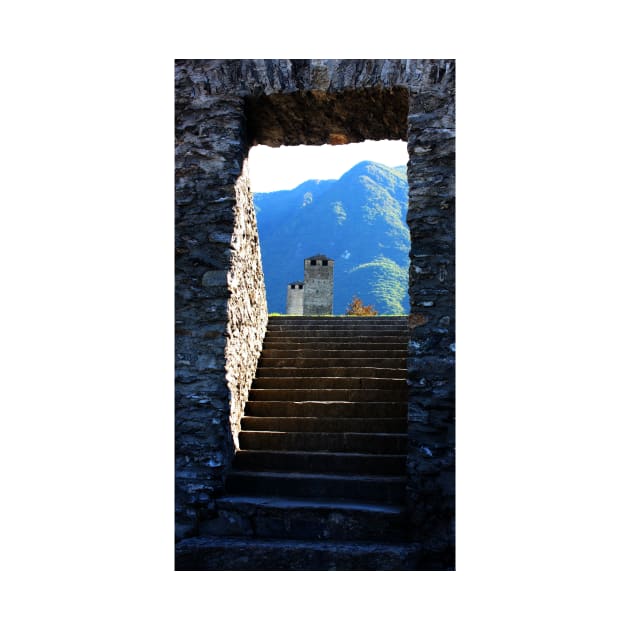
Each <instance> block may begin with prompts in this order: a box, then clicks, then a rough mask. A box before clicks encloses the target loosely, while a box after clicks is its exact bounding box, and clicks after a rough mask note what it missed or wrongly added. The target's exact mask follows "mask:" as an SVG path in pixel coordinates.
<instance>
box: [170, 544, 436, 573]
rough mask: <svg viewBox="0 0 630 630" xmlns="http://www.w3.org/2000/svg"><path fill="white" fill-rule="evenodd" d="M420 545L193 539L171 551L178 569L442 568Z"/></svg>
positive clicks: (338, 569)
mask: <svg viewBox="0 0 630 630" xmlns="http://www.w3.org/2000/svg"><path fill="white" fill-rule="evenodd" d="M441 561H442V559H441V558H439V559H437V560H436V559H435V558H434V557H433V555H432V554H431V550H430V549H424V548H423V546H422V545H421V544H420V543H390V544H386V543H376V542H350V541H348V542H343V541H324V540H320V541H309V540H303V541H301V540H287V539H281V540H277V539H252V538H244V537H228V536H226V537H221V536H212V537H197V538H188V539H186V540H182V541H180V542H179V543H178V544H177V546H176V548H175V569H176V570H177V571H420V570H427V571H430V570H440V569H443V568H444V566H443V563H442V564H440V562H441Z"/></svg>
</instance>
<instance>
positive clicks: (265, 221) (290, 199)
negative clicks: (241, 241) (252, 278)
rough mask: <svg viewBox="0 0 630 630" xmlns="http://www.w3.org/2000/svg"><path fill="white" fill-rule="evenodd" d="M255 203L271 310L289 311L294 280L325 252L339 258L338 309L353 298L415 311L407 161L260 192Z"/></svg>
mask: <svg viewBox="0 0 630 630" xmlns="http://www.w3.org/2000/svg"><path fill="white" fill-rule="evenodd" d="M254 204H255V207H256V214H257V221H258V231H259V237H260V244H261V253H262V262H263V271H264V274H265V283H266V286H267V301H268V307H269V311H270V312H279V313H284V312H285V307H286V289H287V285H288V284H289V283H290V282H294V281H295V279H296V278H297V277H299V276H300V275H301V274H302V273H303V268H304V267H303V261H304V259H305V258H308V257H309V256H312V255H314V254H315V253H318V252H322V253H325V254H326V255H327V256H329V257H330V258H332V259H333V260H335V271H334V297H333V313H334V314H343V313H345V311H346V308H347V306H348V304H349V303H350V301H351V299H352V297H353V296H354V295H357V296H358V297H359V298H360V299H361V300H362V301H363V302H364V303H365V304H372V305H374V306H375V308H376V310H377V311H378V312H379V313H380V314H384V315H385V314H391V315H394V314H404V313H408V312H409V298H408V295H407V286H408V268H409V246H410V240H409V229H408V227H407V224H406V221H405V218H406V214H407V204H408V186H407V177H406V167H405V166H398V167H389V166H386V165H383V164H379V163H377V162H372V161H362V162H359V163H358V164H355V165H354V166H353V167H352V168H350V169H349V170H348V171H347V172H346V173H344V174H343V175H342V176H341V177H340V178H339V179H337V180H334V179H333V180H331V179H328V180H317V179H311V180H307V181H305V182H302V183H301V184H299V185H298V186H296V187H295V188H293V189H292V190H284V191H276V192H265V193H254Z"/></svg>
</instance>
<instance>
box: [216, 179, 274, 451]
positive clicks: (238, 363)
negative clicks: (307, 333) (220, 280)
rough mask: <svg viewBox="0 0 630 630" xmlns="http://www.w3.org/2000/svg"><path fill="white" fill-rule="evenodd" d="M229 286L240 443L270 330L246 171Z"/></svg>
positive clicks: (231, 368)
mask: <svg viewBox="0 0 630 630" xmlns="http://www.w3.org/2000/svg"><path fill="white" fill-rule="evenodd" d="M245 170H247V169H245ZM228 289H229V291H230V298H229V300H228V326H227V344H226V347H225V359H226V362H225V369H226V380H227V383H228V387H229V390H230V403H231V404H230V427H231V429H232V437H233V440H234V444H235V446H236V447H238V434H239V431H240V430H241V418H242V416H243V412H244V411H245V403H246V402H247V395H248V393H249V388H250V386H251V384H252V381H253V380H254V376H255V374H256V367H257V365H258V357H259V356H260V353H261V351H262V344H263V338H264V336H265V331H266V330H267V298H266V295H265V282H264V278H263V270H262V262H261V257H260V246H259V242H258V227H257V225H256V211H255V209H254V200H253V198H252V193H251V190H250V186H249V177H248V176H247V175H243V176H241V177H240V178H239V179H238V181H237V183H236V207H235V222H234V233H233V235H232V242H231V263H230V271H229V273H228Z"/></svg>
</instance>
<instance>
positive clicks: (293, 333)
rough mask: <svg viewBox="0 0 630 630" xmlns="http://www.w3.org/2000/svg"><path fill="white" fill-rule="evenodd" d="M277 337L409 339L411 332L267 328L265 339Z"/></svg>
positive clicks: (310, 327) (291, 327) (380, 329)
mask: <svg viewBox="0 0 630 630" xmlns="http://www.w3.org/2000/svg"><path fill="white" fill-rule="evenodd" d="M267 336H269V338H272V337H275V338H278V337H283V336H286V337H316V338H326V337H330V338H333V339H338V338H340V337H354V336H357V337H380V336H387V337H405V336H406V337H409V330H408V329H407V328H406V327H403V326H397V327H394V326H391V327H388V328H382V327H380V328H378V327H362V328H356V327H355V328H349V327H338V328H322V327H321V326H317V327H314V326H303V327H298V326H281V327H278V328H267V333H266V335H265V338H267Z"/></svg>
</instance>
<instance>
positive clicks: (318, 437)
mask: <svg viewBox="0 0 630 630" xmlns="http://www.w3.org/2000/svg"><path fill="white" fill-rule="evenodd" d="M238 441H239V444H240V448H241V449H244V450H263V451H323V452H330V453H374V454H377V455H379V454H380V455H404V454H406V453H407V434H406V433H341V432H333V433H324V432H321V431H317V432H316V431H310V432H307V431H296V432H283V431H241V432H240V434H239V437H238Z"/></svg>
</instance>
